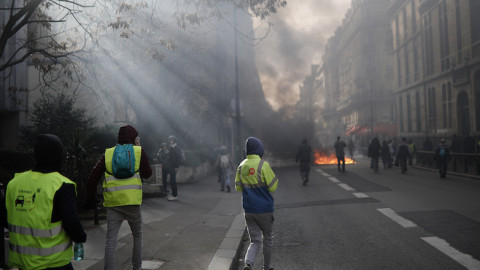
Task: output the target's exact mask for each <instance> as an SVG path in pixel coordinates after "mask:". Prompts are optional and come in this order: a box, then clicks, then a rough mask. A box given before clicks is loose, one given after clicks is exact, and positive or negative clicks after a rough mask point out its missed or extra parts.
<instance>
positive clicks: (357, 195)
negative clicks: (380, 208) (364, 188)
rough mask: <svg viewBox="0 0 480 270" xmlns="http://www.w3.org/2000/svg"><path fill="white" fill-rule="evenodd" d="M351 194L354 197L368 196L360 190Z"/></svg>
mask: <svg viewBox="0 0 480 270" xmlns="http://www.w3.org/2000/svg"><path fill="white" fill-rule="evenodd" d="M353 196H355V197H357V198H368V195H367V194H365V193H361V192H356V193H353Z"/></svg>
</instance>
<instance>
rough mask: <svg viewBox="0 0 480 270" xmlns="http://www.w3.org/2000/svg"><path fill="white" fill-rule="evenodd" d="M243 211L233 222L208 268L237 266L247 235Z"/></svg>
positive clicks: (218, 268)
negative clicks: (243, 240)
mask: <svg viewBox="0 0 480 270" xmlns="http://www.w3.org/2000/svg"><path fill="white" fill-rule="evenodd" d="M245 232H246V228H245V220H244V215H243V213H241V214H238V215H237V216H236V217H235V219H234V220H233V222H232V225H231V226H230V229H229V230H228V232H227V234H226V235H225V238H224V239H223V241H222V243H221V244H220V246H219V247H218V249H217V252H216V253H215V256H213V259H212V260H211V261H210V264H209V265H208V268H207V270H225V269H230V270H233V269H235V268H236V267H237V262H238V255H239V249H240V246H241V244H242V239H243V237H244V235H245Z"/></svg>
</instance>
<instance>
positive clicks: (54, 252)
mask: <svg viewBox="0 0 480 270" xmlns="http://www.w3.org/2000/svg"><path fill="white" fill-rule="evenodd" d="M64 184H72V185H74V186H75V187H76V184H75V183H74V182H72V181H70V180H69V179H68V178H66V177H64V176H62V175H61V174H59V173H58V172H52V173H40V172H34V171H27V172H24V173H19V174H15V177H14V178H13V179H12V180H11V181H10V183H9V184H8V186H7V192H6V199H5V200H6V209H7V221H8V228H9V231H10V241H9V242H10V243H9V247H10V252H9V259H8V261H9V264H10V265H11V266H12V267H17V268H20V269H44V268H48V267H57V266H63V265H66V264H68V263H69V262H70V259H71V258H72V256H73V249H72V248H71V246H72V244H71V239H70V237H69V236H68V235H67V233H66V232H65V230H64V229H63V227H62V222H61V221H58V222H54V223H52V221H51V219H52V212H53V198H54V197H55V194H56V192H57V191H58V190H59V189H60V187H61V186H62V185H64Z"/></svg>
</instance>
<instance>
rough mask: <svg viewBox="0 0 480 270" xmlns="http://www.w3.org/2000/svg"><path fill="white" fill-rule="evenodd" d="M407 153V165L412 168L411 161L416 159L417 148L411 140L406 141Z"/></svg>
mask: <svg viewBox="0 0 480 270" xmlns="http://www.w3.org/2000/svg"><path fill="white" fill-rule="evenodd" d="M408 151H409V153H410V155H409V156H408V165H409V166H413V159H414V158H416V155H417V146H416V145H415V142H414V141H413V140H412V139H410V140H408Z"/></svg>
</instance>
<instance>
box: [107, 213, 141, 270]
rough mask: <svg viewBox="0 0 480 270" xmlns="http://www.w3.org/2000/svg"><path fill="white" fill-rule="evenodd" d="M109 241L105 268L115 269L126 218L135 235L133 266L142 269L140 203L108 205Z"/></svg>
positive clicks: (135, 269) (108, 269)
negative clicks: (123, 223) (117, 250)
mask: <svg viewBox="0 0 480 270" xmlns="http://www.w3.org/2000/svg"><path fill="white" fill-rule="evenodd" d="M106 209H107V242H106V243H105V266H104V269H105V270H114V269H115V248H116V247H117V237H118V231H119V230H120V226H121V225H122V222H123V221H124V220H127V222H128V225H130V230H131V231H132V235H133V250H132V266H133V269H134V270H141V269H142V245H143V243H142V242H143V234H142V213H141V209H140V206H139V205H126V206H116V207H107V208H106Z"/></svg>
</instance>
